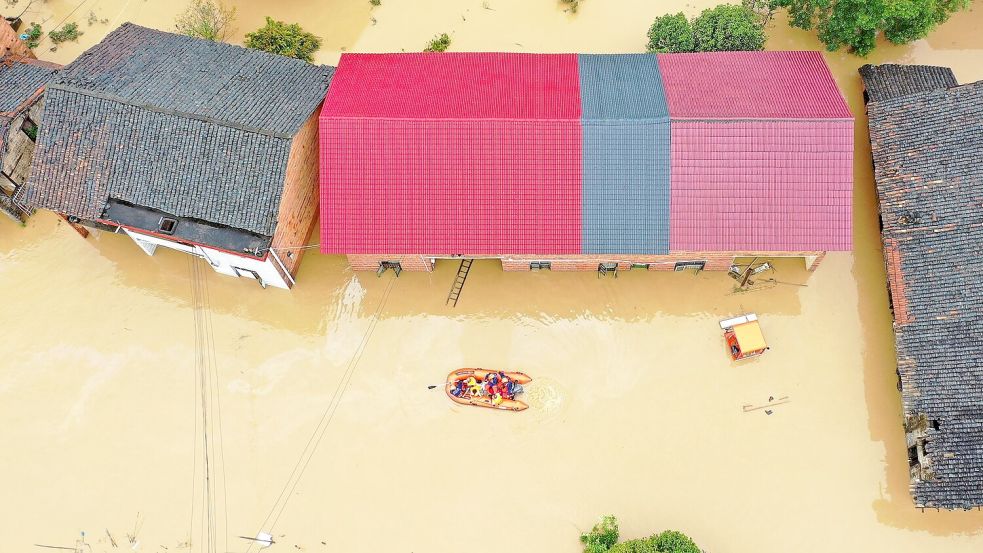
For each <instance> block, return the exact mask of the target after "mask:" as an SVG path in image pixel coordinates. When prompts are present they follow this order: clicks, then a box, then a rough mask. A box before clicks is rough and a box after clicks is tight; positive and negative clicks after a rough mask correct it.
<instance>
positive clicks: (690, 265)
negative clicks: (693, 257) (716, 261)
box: [672, 261, 707, 271]
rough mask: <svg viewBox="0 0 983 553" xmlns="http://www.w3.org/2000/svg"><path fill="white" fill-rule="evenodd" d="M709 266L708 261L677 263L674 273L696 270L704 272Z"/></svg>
mask: <svg viewBox="0 0 983 553" xmlns="http://www.w3.org/2000/svg"><path fill="white" fill-rule="evenodd" d="M706 264H707V262H706V261H677V262H676V265H675V267H673V269H672V270H673V271H685V270H686V269H696V270H697V271H702V270H703V267H705V266H706Z"/></svg>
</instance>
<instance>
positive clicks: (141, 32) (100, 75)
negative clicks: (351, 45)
mask: <svg viewBox="0 0 983 553" xmlns="http://www.w3.org/2000/svg"><path fill="white" fill-rule="evenodd" d="M333 72H334V70H333V68H330V67H326V66H318V65H311V64H309V63H305V62H303V61H300V60H295V59H290V58H285V57H282V56H274V55H272V54H267V53H266V52H261V51H259V50H253V49H250V48H242V47H240V46H233V45H231V44H224V43H221V42H211V41H207V40H199V39H195V38H191V37H187V36H183V35H176V34H173V33H165V32H162V31H157V30H154V29H147V28H144V27H140V26H137V25H133V24H132V23H126V24H124V25H123V26H121V27H120V28H118V29H116V30H115V31H113V32H112V33H109V35H108V36H106V38H105V39H103V41H102V42H100V43H99V44H97V45H95V46H93V47H92V48H90V49H88V50H86V51H85V52H84V53H83V54H82V55H81V56H79V57H78V59H76V60H75V61H73V62H72V63H70V64H68V65H66V66H65V68H64V69H63V70H62V71H60V72H59V73H58V75H57V76H56V77H55V82H56V83H57V84H60V85H63V86H65V87H69V88H75V89H79V90H85V91H90V92H96V93H100V94H104V95H108V96H111V97H113V98H117V99H119V100H120V101H123V102H128V103H132V104H136V105H146V106H150V107H153V108H155V109H160V110H173V111H178V112H182V113H185V114H193V115H195V116H199V117H202V118H206V119H215V120H217V121H220V122H222V123H225V124H231V125H240V126H243V127H247V128H254V129H262V130H264V131H268V132H271V133H276V134H283V135H292V134H294V133H296V132H297V130H298V129H300V126H301V125H302V124H303V123H304V121H306V120H307V118H308V117H309V116H310V114H311V113H312V112H313V111H314V108H315V107H316V106H317V105H318V104H319V103H320V102H321V101H322V100H324V93H325V92H326V91H327V89H328V83H329V82H330V80H331V75H332V73H333Z"/></svg>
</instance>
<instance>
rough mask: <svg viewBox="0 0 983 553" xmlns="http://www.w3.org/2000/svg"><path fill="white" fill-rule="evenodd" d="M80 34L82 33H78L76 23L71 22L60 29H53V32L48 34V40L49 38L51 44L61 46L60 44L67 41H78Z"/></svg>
mask: <svg viewBox="0 0 983 553" xmlns="http://www.w3.org/2000/svg"><path fill="white" fill-rule="evenodd" d="M81 34H82V33H81V32H80V31H79V26H78V23H75V22H74V21H73V22H71V23H66V24H65V25H63V26H62V27H61V29H55V30H54V31H50V32H48V38H50V39H51V42H53V43H55V44H61V43H62V42H67V41H69V40H78V38H79V36H81Z"/></svg>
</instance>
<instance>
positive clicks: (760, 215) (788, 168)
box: [669, 121, 853, 252]
mask: <svg viewBox="0 0 983 553" xmlns="http://www.w3.org/2000/svg"><path fill="white" fill-rule="evenodd" d="M671 134H672V136H671V148H672V172H671V190H672V200H671V203H670V216H669V224H670V234H669V248H670V250H713V251H789V252H794V251H813V250H849V249H851V244H852V218H853V212H852V208H851V205H852V198H853V121H797V122H796V121H730V122H720V121H716V122H697V121H678V122H677V121H674V122H673V123H672V125H671Z"/></svg>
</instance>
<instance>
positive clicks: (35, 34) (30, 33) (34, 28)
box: [24, 23, 41, 50]
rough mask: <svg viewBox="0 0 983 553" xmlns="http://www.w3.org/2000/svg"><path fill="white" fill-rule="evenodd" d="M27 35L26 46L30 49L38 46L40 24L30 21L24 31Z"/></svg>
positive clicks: (39, 41)
mask: <svg viewBox="0 0 983 553" xmlns="http://www.w3.org/2000/svg"><path fill="white" fill-rule="evenodd" d="M24 34H25V35H27V39H26V42H27V47H28V48H30V49H31V50H33V49H35V48H37V47H38V45H39V44H41V25H38V24H37V23H31V26H30V27H29V28H28V29H27V31H26V32H25V33H24Z"/></svg>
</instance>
